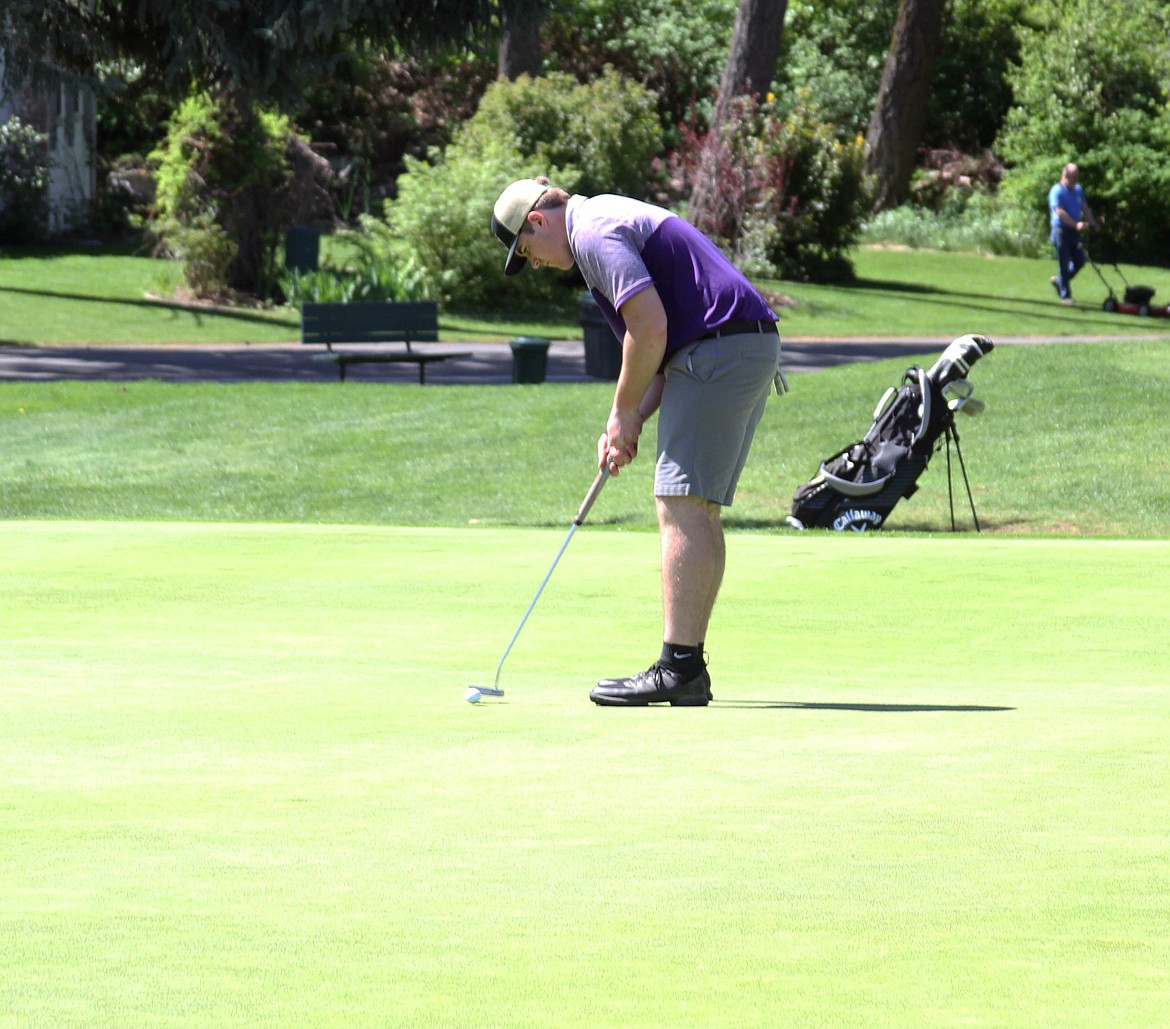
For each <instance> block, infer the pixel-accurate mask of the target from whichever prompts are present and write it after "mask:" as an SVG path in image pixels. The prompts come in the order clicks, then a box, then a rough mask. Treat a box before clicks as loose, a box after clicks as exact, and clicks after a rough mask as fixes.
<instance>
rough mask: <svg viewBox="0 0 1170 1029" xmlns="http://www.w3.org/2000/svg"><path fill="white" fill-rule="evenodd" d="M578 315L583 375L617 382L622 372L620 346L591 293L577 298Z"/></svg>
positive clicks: (619, 341)
mask: <svg viewBox="0 0 1170 1029" xmlns="http://www.w3.org/2000/svg"><path fill="white" fill-rule="evenodd" d="M577 313H578V314H579V315H580V318H581V328H582V330H583V331H584V334H585V374H586V375H589V376H591V377H592V378H594V379H613V380H616V379H617V377H618V376H619V375H620V374H621V370H622V344H621V340H619V339H618V338H617V336H615V335H614V333H613V329H611V328H610V326H609V322H607V321H606V320H605V315H603V314H602V313H601V308H600V307H598V306H597V301H596V300H594V299H593V294H592V293H582V294H581V295H580V297H578V298H577Z"/></svg>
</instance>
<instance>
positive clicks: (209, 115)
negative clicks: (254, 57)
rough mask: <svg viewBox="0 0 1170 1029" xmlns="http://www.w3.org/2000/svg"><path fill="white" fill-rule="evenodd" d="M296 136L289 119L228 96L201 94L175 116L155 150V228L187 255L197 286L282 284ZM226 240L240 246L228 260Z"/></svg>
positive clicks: (260, 289)
mask: <svg viewBox="0 0 1170 1029" xmlns="http://www.w3.org/2000/svg"><path fill="white" fill-rule="evenodd" d="M290 136H291V129H290V128H289V122H288V119H287V118H285V117H283V116H279V115H276V114H273V113H271V112H267V111H263V110H257V109H253V108H250V107H247V106H241V105H239V104H238V103H237V102H236V101H235V100H234V99H233V98H231V97H228V96H220V97H212V96H211V95H210V94H207V93H200V94H197V95H195V96H192V97H189V98H188V99H187V100H185V101H183V103H182V104H180V105H179V107H178V108H177V109H176V110H175V113H174V114H173V115H172V116H171V120H170V122H169V124H168V126H167V135H166V139H165V140H164V141H163V144H162V145H161V146H160V147H159V148H158V149H157V150H155V151H154V152H153V153H152V154H151V155H150V160H151V161H152V162H154V164H155V165H156V169H157V172H156V181H157V188H158V194H157V199H156V214H155V217H154V219H153V220H152V223H151V230H152V231H153V232H154V234H155V235H156V236H157V237H158V238H159V239H160V241H162V243H163V245H164V246H166V247H167V248H169V249H170V250H172V251H173V252H174V253H175V254H176V255H177V256H179V257H180V258H181V259H182V260H183V261H184V262H185V264H186V266H187V270H186V278H187V284H188V285H189V286H190V287H191V288H192V289H193V290H195V291H196V292H197V293H199V294H202V295H208V294H216V293H221V292H224V291H225V290H226V289H228V288H232V289H239V290H245V291H249V292H255V293H259V294H263V293H265V292H267V291H268V290H270V288H271V286H272V285H273V284H274V283H275V281H276V268H277V255H278V253H279V251H280V247H281V245H282V243H283V234H284V230H285V229H286V227H287V225H288V221H289V213H288V194H289V185H290V182H291V168H290V164H289V161H288V158H287V156H286V147H287V144H288V142H289V139H290ZM212 226H215V227H216V228H215V229H213V228H212ZM225 240H231V241H232V242H233V243H234V245H235V251H234V253H233V255H232V257H231V259H230V260H229V261H228V262H227V264H226V267H225V266H224V263H223V258H224V256H225V255H226V250H225V248H224V246H223V243H224V241H225ZM192 260H194V261H195V262H196V263H197V265H198V266H197V267H194V266H192V264H191V262H192ZM220 275H222V280H221V281H216V279H217V277H219V276H220Z"/></svg>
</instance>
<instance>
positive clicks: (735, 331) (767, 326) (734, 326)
mask: <svg viewBox="0 0 1170 1029" xmlns="http://www.w3.org/2000/svg"><path fill="white" fill-rule="evenodd" d="M745 332H759V333H765V332H767V333H771V334H772V335H773V336H778V335H779V334H780V330H779V329H777V328H776V323H775V322H770V321H768V320H767V319H766V318H758V319H756V320H755V321H750V322H727V323H726V324H724V325H720V326H719V328H717V329H712V330H711V331H710V332H708V333H707V335H706V336H704V337H703V339H718V338H719V337H720V336H739V335H742V334H743V333H745Z"/></svg>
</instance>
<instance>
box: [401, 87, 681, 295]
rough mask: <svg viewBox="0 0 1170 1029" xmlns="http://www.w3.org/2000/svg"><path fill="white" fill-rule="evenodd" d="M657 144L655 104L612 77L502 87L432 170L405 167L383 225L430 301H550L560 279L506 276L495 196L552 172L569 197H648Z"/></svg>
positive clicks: (410, 163) (414, 163)
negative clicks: (418, 274) (412, 264)
mask: <svg viewBox="0 0 1170 1029" xmlns="http://www.w3.org/2000/svg"><path fill="white" fill-rule="evenodd" d="M660 147H661V142H660V134H659V131H658V124H657V121H656V117H655V114H654V98H653V97H652V96H651V95H650V94H649V93H648V92H646V91H645V90H644V89H642V87H641V86H638V85H637V84H636V83H632V82H629V81H628V80H625V79H622V78H621V77H620V76H618V75H616V73H614V72H612V71H607V72H606V73H605V74H604V75H602V76H599V77H598V78H597V79H596V80H595V81H593V82H591V83H589V84H588V85H580V84H578V83H577V82H575V81H574V80H572V79H571V78H569V77H568V76H567V75H552V76H549V77H548V78H545V79H535V80H534V79H530V78H528V77H527V76H521V78H520V79H518V80H517V81H515V82H504V81H499V82H496V83H493V85H492V86H491V87H489V89H488V91H487V93H486V94H485V95H484V98H483V102H482V103H481V104H480V108H479V111H478V112H477V113H476V114H475V115H474V116H473V117H472V118H471V119H470V120H469V121H468V122H466V123H465V124H464V125H463V126H462V127H461V128H460V129H459V131H458V132H457V133H456V134H455V138H454V140H453V141H452V143H451V145H450V146H448V147H447V149H446V150H445V151H444V152H443V153H441V154H436V155H434V157H433V162H432V163H430V164H428V163H425V162H423V161H418V160H413V159H409V158H408V159H407V161H406V167H407V171H406V174H405V175H403V176H402V177H401V178H399V180H398V197H397V199H396V200H394V201H393V202H391V203H388V204H387V205H386V215H385V217H386V220H387V223H388V227H389V230H390V231H391V233H392V234H393V235H394V236H396V237H398V238H400V239H402V240H404V241H405V242H406V243H407V245H408V247H409V249H410V252H411V253H412V254H413V256H414V258H415V259H416V260H417V262H418V265H419V267H420V268H421V269H422V271H423V274H424V276H425V278H426V281H427V285H428V288H429V289H430V290H431V293H432V295H433V296H435V297H437V298H438V299H440V300H442V301H444V302H454V303H457V304H459V305H460V306H463V307H480V308H497V307H500V306H503V305H509V306H515V305H516V304H517V303H525V302H541V301H546V300H547V299H548V298H549V297H550V296H551V295H552V294H553V293H554V291H555V290H556V287H557V285H558V277H557V276H556V275H554V274H542V275H521V276H517V277H515V278H509V279H505V278H504V275H503V272H502V267H503V256H504V255H503V250H502V249H501V247H500V244H499V243H498V242H497V241H496V240H495V238H494V237H493V236H492V235H491V232H490V229H489V226H490V224H491V211H492V204H494V203H495V200H496V197H498V196H499V194H500V191H501V190H502V189H503V188H504V187H505V186H507V185H508V183H509V182H511V181H513V180H514V179H518V178H522V177H524V176H530V175H548V176H549V177H550V179H552V181H553V182H554V183H555V184H556V185H558V186H561V187H562V188H564V189H566V190H568V191H570V192H580V193H586V194H590V193H598V192H624V193H629V194H631V195H634V196H641V195H645V190H646V188H647V186H648V176H649V175H650V174H651V169H652V167H653V164H654V161H653V159H654V157H655V156H656V155H657V153H658V152H659V149H660Z"/></svg>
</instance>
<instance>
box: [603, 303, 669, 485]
mask: <svg viewBox="0 0 1170 1029" xmlns="http://www.w3.org/2000/svg"><path fill="white" fill-rule="evenodd" d="M621 316H622V320H623V321H624V322H625V324H626V335H625V339H623V340H622V370H621V372H620V374H619V375H618V382H617V388H616V390H615V391H614V397H613V409H612V410H611V411H610V415H609V422H608V424H607V425H606V436H607V437H608V441H609V458H610V462H611V470H612V471H615V472H616V471H617V469H618V468H620V467H622V466H623V465H626V464H629V463H630V461H632V460H633V459H634V456H635V455H636V454H637V452H638V435H639V434H640V433H641V431H642V424H643V422H645V420H646V419H647V418H648V417H649V416H650V415H651V414H653V413H654V412H655V411H656V410H657V409H658V402H659V401H660V400H661V398H662V386H663V377H662V376H661V375H660V374H659V371H658V369H659V367H660V366H661V365H662V356H663V354H665V353H666V310H665V308H663V306H662V298H661V297H660V296H659V295H658V290H657V289H655V288H654V287H653V286H649V287H647V288H646V289H644V290H642V291H641V292H639V293H635V294H634V295H633V296H632V297H630V299H629V300H627V301H626V302H625V303H624V304H622V307H621Z"/></svg>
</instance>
